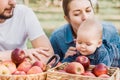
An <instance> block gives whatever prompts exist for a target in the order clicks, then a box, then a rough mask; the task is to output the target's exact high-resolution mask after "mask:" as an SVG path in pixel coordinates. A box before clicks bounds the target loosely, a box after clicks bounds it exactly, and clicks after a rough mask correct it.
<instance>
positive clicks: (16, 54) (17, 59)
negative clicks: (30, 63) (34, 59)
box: [11, 48, 25, 65]
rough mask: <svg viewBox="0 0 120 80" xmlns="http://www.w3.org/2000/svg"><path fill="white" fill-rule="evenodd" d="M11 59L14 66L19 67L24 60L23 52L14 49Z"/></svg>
mask: <svg viewBox="0 0 120 80" xmlns="http://www.w3.org/2000/svg"><path fill="white" fill-rule="evenodd" d="M11 59H12V61H13V62H14V63H15V64H17V65H19V64H20V63H22V62H23V61H24V59H25V52H24V51H23V50H21V49H18V48H16V49H14V50H13V51H12V54H11Z"/></svg>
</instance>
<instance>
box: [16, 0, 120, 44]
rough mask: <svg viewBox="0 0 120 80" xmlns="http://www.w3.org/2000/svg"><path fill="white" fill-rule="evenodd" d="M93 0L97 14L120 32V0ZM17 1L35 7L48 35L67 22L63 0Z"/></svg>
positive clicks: (34, 9)
mask: <svg viewBox="0 0 120 80" xmlns="http://www.w3.org/2000/svg"><path fill="white" fill-rule="evenodd" d="M92 1H93V5H94V11H95V14H96V16H97V17H98V18H99V19H100V20H103V21H110V22H112V23H113V24H114V25H115V27H116V28H117V29H118V31H119V33H120V0H92ZM96 1H97V2H96ZM17 3H18V4H25V5H27V6H29V7H30V8H32V9H33V11H34V12H35V14H36V15H37V17H38V19H39V21H40V23H41V25H42V27H43V29H44V31H45V32H46V34H47V36H48V37H49V36H50V34H51V32H52V31H53V30H55V29H56V28H58V27H60V26H61V25H63V24H64V23H66V21H65V19H64V17H63V16H64V15H63V11H62V7H61V4H62V0H17ZM28 46H30V44H29V43H28Z"/></svg>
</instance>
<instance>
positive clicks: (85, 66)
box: [75, 56, 90, 70]
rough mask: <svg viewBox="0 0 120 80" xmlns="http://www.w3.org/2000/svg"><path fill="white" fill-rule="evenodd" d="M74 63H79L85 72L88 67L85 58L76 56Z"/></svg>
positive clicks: (86, 58)
mask: <svg viewBox="0 0 120 80" xmlns="http://www.w3.org/2000/svg"><path fill="white" fill-rule="evenodd" d="M75 61H76V62H79V63H81V64H82V65H83V66H84V68H85V70H87V69H88V68H89V66H90V60H89V59H88V57H86V56H78V57H77V58H76V60H75Z"/></svg>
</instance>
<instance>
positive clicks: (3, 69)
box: [0, 64, 11, 75]
mask: <svg viewBox="0 0 120 80" xmlns="http://www.w3.org/2000/svg"><path fill="white" fill-rule="evenodd" d="M10 74H11V72H10V70H9V69H8V68H7V67H6V66H5V65H3V64H0V75H10Z"/></svg>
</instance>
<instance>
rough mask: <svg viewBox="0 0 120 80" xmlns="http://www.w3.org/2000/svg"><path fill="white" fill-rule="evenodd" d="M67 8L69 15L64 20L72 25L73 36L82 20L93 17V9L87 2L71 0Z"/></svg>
mask: <svg viewBox="0 0 120 80" xmlns="http://www.w3.org/2000/svg"><path fill="white" fill-rule="evenodd" d="M68 8H69V15H68V16H65V19H66V20H67V21H68V22H69V23H70V24H71V25H72V28H73V31H74V32H75V34H76V32H77V30H78V27H79V26H80V24H81V23H82V22H83V21H84V20H86V19H87V18H91V17H94V12H93V8H92V6H91V4H90V2H89V0H72V1H71V2H70V3H69V5H68Z"/></svg>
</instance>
